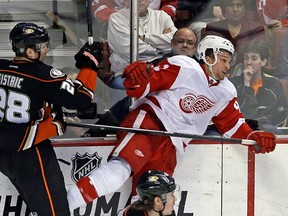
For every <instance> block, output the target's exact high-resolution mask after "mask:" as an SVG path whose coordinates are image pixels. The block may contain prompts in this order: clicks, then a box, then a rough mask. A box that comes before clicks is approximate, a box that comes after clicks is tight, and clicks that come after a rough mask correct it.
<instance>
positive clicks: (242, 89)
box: [230, 39, 288, 134]
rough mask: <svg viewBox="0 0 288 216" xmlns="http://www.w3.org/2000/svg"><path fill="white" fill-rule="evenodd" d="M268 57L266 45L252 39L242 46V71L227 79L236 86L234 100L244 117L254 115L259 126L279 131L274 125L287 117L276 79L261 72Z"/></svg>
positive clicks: (262, 41)
mask: <svg viewBox="0 0 288 216" xmlns="http://www.w3.org/2000/svg"><path fill="white" fill-rule="evenodd" d="M268 58H269V45H268V42H267V41H264V40H260V41H259V40H257V39H254V40H252V41H251V42H250V43H249V44H248V45H247V47H245V49H244V61H243V66H244V67H243V73H242V75H241V76H235V77H233V78H231V79H230V81H231V82H232V83H233V84H234V85H235V87H236V89H237V98H238V103H239V106H240V109H241V112H242V113H243V115H244V116H245V118H249V119H255V120H257V121H258V123H259V128H260V129H263V130H266V131H270V132H272V131H273V132H274V133H276V134H282V133H283V132H282V131H280V130H277V127H280V126H283V124H284V123H285V120H286V118H287V111H288V109H287V103H286V99H285V96H284V91H283V87H282V84H281V83H280V81H279V80H278V79H277V78H275V77H271V76H267V75H266V74H264V73H263V70H262V69H263V67H264V66H265V65H266V63H267V61H268Z"/></svg>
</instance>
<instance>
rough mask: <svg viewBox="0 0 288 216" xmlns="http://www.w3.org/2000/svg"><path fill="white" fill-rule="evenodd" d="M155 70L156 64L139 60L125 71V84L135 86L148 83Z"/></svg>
mask: <svg viewBox="0 0 288 216" xmlns="http://www.w3.org/2000/svg"><path fill="white" fill-rule="evenodd" d="M153 72H154V66H153V65H151V64H147V63H145V62H141V61H137V62H134V63H132V64H130V65H128V66H127V67H126V68H125V70H124V73H123V75H122V76H123V77H125V78H126V79H125V80H124V86H125V87H126V88H131V87H132V88H133V87H137V86H141V85H147V83H148V82H149V80H150V78H151V76H152V75H153Z"/></svg>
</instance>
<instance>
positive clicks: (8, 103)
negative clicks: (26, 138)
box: [0, 88, 30, 123]
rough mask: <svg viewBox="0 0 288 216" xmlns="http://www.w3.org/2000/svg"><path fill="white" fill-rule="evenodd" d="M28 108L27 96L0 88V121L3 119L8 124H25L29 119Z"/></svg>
mask: <svg viewBox="0 0 288 216" xmlns="http://www.w3.org/2000/svg"><path fill="white" fill-rule="evenodd" d="M29 108H30V99H29V97H28V96H27V95H23V94H20V93H18V92H15V91H10V90H9V91H8V92H6V90H5V89H3V88H0V121H3V119H4V118H5V119H6V120H7V121H8V122H13V123H27V122H28V121H29V119H30V114H29V112H28V110H29Z"/></svg>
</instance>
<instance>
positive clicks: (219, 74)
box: [210, 51, 232, 80]
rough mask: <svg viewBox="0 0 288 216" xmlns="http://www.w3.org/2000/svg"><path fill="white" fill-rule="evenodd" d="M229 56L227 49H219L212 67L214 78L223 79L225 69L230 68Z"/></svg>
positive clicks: (225, 73) (225, 72)
mask: <svg viewBox="0 0 288 216" xmlns="http://www.w3.org/2000/svg"><path fill="white" fill-rule="evenodd" d="M231 58H232V56H231V54H230V53H229V52H227V51H221V52H220V53H218V54H217V62H216V63H215V64H214V65H213V67H212V69H213V75H214V78H215V79H216V80H223V79H224V78H225V77H226V75H227V71H228V70H229V69H230V63H231ZM210 61H211V60H210ZM214 61H215V60H214Z"/></svg>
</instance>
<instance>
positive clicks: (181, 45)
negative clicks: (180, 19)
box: [171, 30, 197, 57]
mask: <svg viewBox="0 0 288 216" xmlns="http://www.w3.org/2000/svg"><path fill="white" fill-rule="evenodd" d="M196 41H197V40H196V36H195V34H194V33H193V32H191V31H188V30H187V31H186V30H184V31H181V32H179V33H178V34H177V35H175V37H174V38H173V39H172V41H171V47H172V51H173V53H174V54H175V55H186V56H190V57H192V56H193V55H194V53H195V52H196V45H197V42H196Z"/></svg>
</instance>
